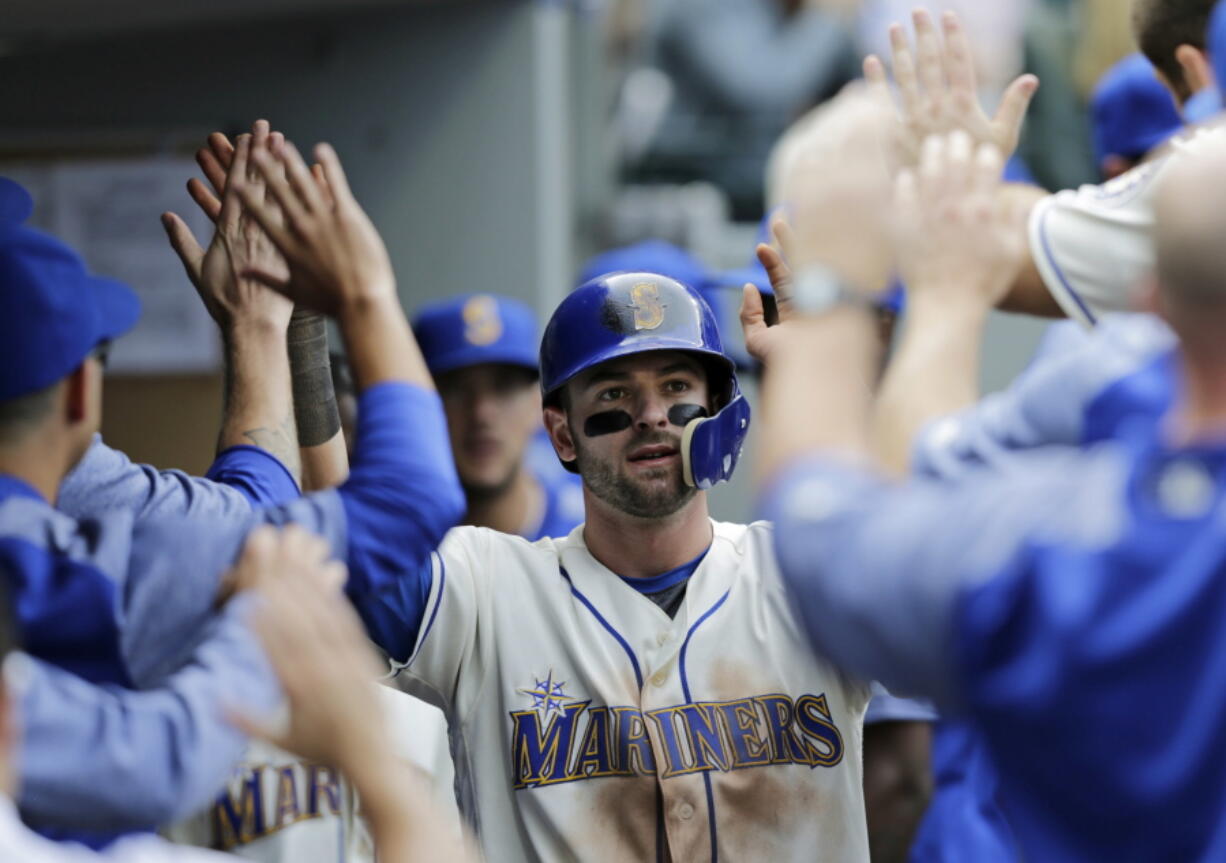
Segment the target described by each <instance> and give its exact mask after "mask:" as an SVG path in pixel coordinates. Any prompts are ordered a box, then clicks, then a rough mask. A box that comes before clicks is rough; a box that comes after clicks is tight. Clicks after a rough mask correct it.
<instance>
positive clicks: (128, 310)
mask: <svg viewBox="0 0 1226 863" xmlns="http://www.w3.org/2000/svg"><path fill="white" fill-rule="evenodd" d="M33 210H34V201H33V199H32V198H31V197H30V193H29V192H27V191H26V190H25V189H23V188H22V187H21V186H20V185H19V184H17V183H15V182H13V181H12V180H10V179H8V178H5V177H0V367H3V368H4V375H3V377H0V401H7V400H9V399H14V398H17V397H19V396H23V395H28V394H29V393H32V392H37V391H38V390H40V389H43V388H44V387H49V386H51V385H52V384H54V383H55V382H56V381H58V380H61V379H62V378H65V377H67V376H68V375H69V374H70V373H71V372H72V370H73V369H75V368H76V367H77V366H79V365H80V364H81V361H82V360H84V359H85V358H86V357H87V356H89V354H90V353H91V352H92V351H93V350H94V349H95V348H96V347H97V346H98V345H99V344H101V343H102V342H104V341H108V340H110V339H115V338H118V337H119V336H121V335H123V334H124V333H125V332H127V331H128V330H130V329H131V328H132V327H133V326H134V325H135V324H136V321H137V319H138V318H139V317H140V300H139V299H138V298H137V296H136V294H135V293H134V292H133V291H132V289H131V288H129V287H128V286H127V285H125V284H123V283H122V282H118V281H115V280H114V279H106V278H103V277H101V276H95V275H92V274H91V273H90V272H89V271H88V270H87V269H86V268H85V264H84V262H82V260H81V258H80V256H78V255H77V253H76V252H74V251H73V250H72V249H70V248H69V247H68V246H67V245H65V244H64V243H62V242H60V241H59V240H57V239H56V238H55V237H52V236H50V235H48V234H44V233H42V232H41V231H36V230H34V229H33V228H30V227H27V226H26V225H25V224H23V223H24V222H25V220H26V219H27V218H29V216H30V213H31V212H33Z"/></svg>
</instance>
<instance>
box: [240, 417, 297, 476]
mask: <svg viewBox="0 0 1226 863" xmlns="http://www.w3.org/2000/svg"><path fill="white" fill-rule="evenodd" d="M242 436H243V437H245V438H246V439H247V440H249V441H251V444H252V446H258V447H259V448H260V449H262V450H266V451H267V452H269V453H271V454H272V455H273V456H275V457H276V459H277V460H278V461H279V462H281V464H283V465H285V468H286V470H288V471H289V472H290V473H291V474H292V475H293V477H294V480H295V481H296V482H298V483H301V482H302V462H301V459H300V458H299V455H298V435H297V433H296V432H295V429H294V418H293V417H292V416H287V417H285V418H284V419H283V420H282V421H281V424H280V425H279V426H278V427H277V428H267V427H265V426H259V427H257V428H253V429H244V430H243V432H242Z"/></svg>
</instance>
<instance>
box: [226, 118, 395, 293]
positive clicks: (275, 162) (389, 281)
mask: <svg viewBox="0 0 1226 863" xmlns="http://www.w3.org/2000/svg"><path fill="white" fill-rule="evenodd" d="M315 155H316V157H317V159H318V161H319V164H320V166H321V168H320V172H317V173H314V174H313V173H312V170H311V169H310V168H308V167H307V165H306V163H305V162H304V161H303V160H302V157H301V156H300V155H299V154H298V151H297V149H296V148H295V147H294V145H293V144H292V143H290V142H288V141H287V142H285V143H284V144H283V145H282V146H281V147H280V148H278V149H277V150H276V151H275V152H273V151H269V150H260V151H257V152H256V153H255V154H254V156H253V162H254V164H255V167H256V170H257V172H258V174H259V175H260V176H262V178H263V183H262V184H261V183H259V182H253V181H251V180H250V179H249V178H247V177H241V178H239V182H238V183H237V184H235V183H234V182H233V180H232V181H231V185H232V187H233V188H235V190H236V191H237V193H238V195H239V197H240V198H241V199H242V203H243V206H244V208H245V209H246V210H247V211H248V212H249V213H250V214H251V216H252V217H253V218H254V219H255V220H256V221H257V222H258V223H259V224H260V225H261V226H262V227H263V228H264V230H265V231H266V232H267V233H268V235H269V236H270V237H271V238H272V241H273V243H274V244H275V245H276V247H277V248H278V249H279V250H280V252H281V254H282V255H283V256H284V258H285V261H286V264H287V269H288V276H287V274H286V272H283V271H279V270H275V269H269V268H265V267H260V266H252V267H249V268H247V269H246V270H245V271H244V274H245V275H246V276H249V277H250V278H253V279H256V280H258V281H260V282H263V283H264V284H266V285H268V286H269V287H272V288H274V289H275V290H277V291H279V292H281V293H283V294H285V295H286V296H288V297H290V298H291V299H293V300H294V301H295V302H297V303H299V304H302V305H304V306H307V307H309V308H312V309H315V310H316V311H320V312H323V313H325V314H329V315H335V314H337V313H338V311H339V310H340V309H341V307H343V306H345V305H346V304H348V303H352V302H360V301H386V300H388V299H390V298H394V297H395V295H396V282H395V277H394V275H393V273H392V265H391V261H390V259H389V258H388V254H387V248H386V247H385V246H384V244H383V240H382V238H380V236H379V233H378V231H376V230H375V226H374V225H373V224H372V223H371V221H370V219H369V218H368V217H367V215H366V213H365V212H363V210H362V208H361V207H360V206H359V205H358V202H357V201H356V200H355V199H354V197H353V193H352V192H351V191H350V190H349V182H348V180H347V179H346V177H345V172H344V170H343V169H342V168H341V164H340V160H339V159H338V158H337V156H336V151H335V150H333V149H332V147H331V146H329V145H328V144H320V145H318V146H317V147H316V150H315ZM236 158H237V153H236ZM320 174H322V179H323V182H322V183H321V182H320ZM265 189H266V190H267V194H266V195H265V193H264V190H265ZM227 191H229V189H228V190H227Z"/></svg>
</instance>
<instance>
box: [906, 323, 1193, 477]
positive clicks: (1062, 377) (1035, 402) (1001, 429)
mask: <svg viewBox="0 0 1226 863" xmlns="http://www.w3.org/2000/svg"><path fill="white" fill-rule="evenodd" d="M1058 341H1063V342H1065V344H1066V347H1065V348H1064V349H1059V350H1055V351H1046V352H1042V353H1041V354H1040V355H1039V356H1038V357H1036V359H1035V361H1034V362H1033V363H1032V364H1031V365H1030V367H1029V368H1027V369H1026V371H1025V372H1023V373H1022V374H1021V375H1020V376H1019V377H1018V378H1017V380H1015V381H1014V382H1013V384H1011V385H1010V386H1009V388H1008V389H1006V390H1004V391H1002V392H999V393H993V394H991V395H989V396H987V397H986V398H984V399H983V400H982V401H980V402H979V403H978V404H977V405H974V406H973V407H971V408H968V409H967V410H965V411H962V412H960V413H957V414H954V415H953V416H950V417H946V418H943V419H940V420H937V421H935V422H933V423H931V424H929V425H928V426H927V427H926V428H925V429H924V430H923V431H921V433H920V434H919V436H918V437H917V439H916V442H915V446H914V448H913V451H912V456H913V458H912V462H913V467H914V470H915V472H916V473H919V474H922V475H926V476H931V477H938V478H943V479H956V478H958V477H961V476H963V475H965V474H966V473H967V472H968V471H972V470H974V469H976V468H978V467H982V466H984V465H988V466H991V467H994V468H997V469H1008V468H1010V467H1011V466H1012V465H1013V464H1014V462H1015V459H1016V456H1017V454H1018V453H1019V452H1021V451H1025V450H1030V449H1035V448H1037V447H1042V446H1052V445H1056V446H1078V445H1081V444H1084V443H1086V442H1087V441H1088V440H1091V439H1094V440H1101V439H1104V438H1105V437H1109V436H1110V435H1111V434H1112V432H1113V429H1112V428H1109V427H1108V428H1105V430H1104V427H1105V426H1108V425H1109V424H1110V423H1118V422H1120V420H1121V418H1123V417H1127V416H1129V415H1136V414H1142V415H1144V416H1146V417H1152V416H1153V415H1154V414H1155V412H1156V411H1158V412H1160V410H1161V409H1162V408H1163V407H1164V406H1165V405H1164V403H1161V402H1158V401H1156V400H1155V399H1154V398H1153V396H1152V393H1151V392H1149V391H1142V390H1139V389H1137V388H1136V387H1133V386H1127V387H1121V386H1120V385H1119V382H1121V381H1123V380H1127V379H1129V378H1130V377H1131V376H1132V375H1134V374H1135V373H1136V372H1138V370H1140V369H1142V368H1144V367H1145V366H1146V365H1148V364H1149V363H1151V362H1153V361H1154V360H1155V359H1156V358H1159V357H1162V356H1165V355H1167V354H1168V353H1169V352H1170V350H1171V348H1172V347H1173V345H1174V336H1173V334H1172V333H1171V331H1170V329H1169V328H1168V327H1166V325H1165V324H1163V323H1162V322H1161V321H1159V320H1158V319H1156V318H1153V317H1151V316H1149V315H1114V316H1110V317H1108V318H1106V319H1104V321H1103V323H1102V324H1100V326H1099V327H1098V328H1097V329H1096V330H1095V331H1094V332H1093V333H1090V334H1087V335H1086V336H1085V337H1084V338H1082V339H1079V340H1071V341H1070V340H1063V339H1060V340H1058ZM1091 434H1092V435H1094V437H1091Z"/></svg>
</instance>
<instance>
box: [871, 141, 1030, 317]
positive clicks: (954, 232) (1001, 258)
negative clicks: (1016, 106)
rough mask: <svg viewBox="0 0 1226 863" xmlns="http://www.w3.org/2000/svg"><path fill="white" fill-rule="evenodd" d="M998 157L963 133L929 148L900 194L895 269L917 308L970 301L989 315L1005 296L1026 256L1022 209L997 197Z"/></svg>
mask: <svg viewBox="0 0 1226 863" xmlns="http://www.w3.org/2000/svg"><path fill="white" fill-rule="evenodd" d="M1002 168H1003V165H1002V158H1001V153H1000V151H999V150H998V149H997V148H996V147H994V146H992V145H990V144H984V145H980V146H978V147H975V146H974V145H973V144H972V142H971V139H970V137H969V136H968V135H966V134H965V133H964V132H961V131H958V132H954V133H952V134H950V135H944V136H933V137H931V138H929V139H928V140H927V141H925V142H924V146H923V153H922V155H921V157H920V165H919V168H918V169H917V170H912V169H905V170H904V171H903V172H902V173H900V174H899V177H898V180H897V183H896V188H895V206H894V209H895V224H896V226H897V235H896V249H897V254H898V267H899V272H900V275H901V276H902V278H903V281H904V282H905V283H906V285H907V290H908V294H909V296H910V297H911V298H912V300H913V301H915V302H927V301H928V299H929V298H930V297H937V298H939V301H940V302H944V303H947V302H953V301H958V300H963V299H965V300H971V301H974V302H975V303H976V304H979V305H981V306H982V308H983V309H984V310H985V311H986V310H987V309H990V308H992V307H993V306H995V305H996V304H997V303H998V302H999V301H1000V299H1001V297H1002V296H1004V293H1005V292H1006V291H1007V290H1008V288H1009V284H1010V283H1011V281H1012V278H1013V273H1014V272H1016V270H1017V265H1018V262H1019V261H1020V259H1021V257H1022V255H1023V254H1024V253H1025V251H1026V249H1025V241H1024V239H1023V238H1024V236H1025V234H1024V232H1023V231H1021V230H1020V225H1021V224H1022V223H1023V220H1024V219H1025V215H1026V214H1025V209H1024V208H1023V207H1021V206H1019V205H1018V204H1017V203H1016V202H1011V201H1008V200H1002V199H1001V198H1000V196H998V195H997V194H996V191H997V188H998V187H999V186H1000V184H1001V179H1000V177H1001V171H1002Z"/></svg>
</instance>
